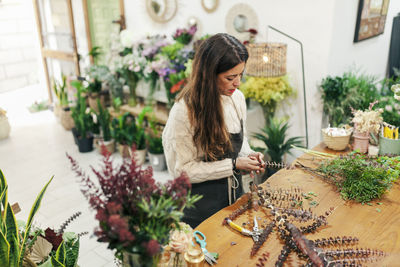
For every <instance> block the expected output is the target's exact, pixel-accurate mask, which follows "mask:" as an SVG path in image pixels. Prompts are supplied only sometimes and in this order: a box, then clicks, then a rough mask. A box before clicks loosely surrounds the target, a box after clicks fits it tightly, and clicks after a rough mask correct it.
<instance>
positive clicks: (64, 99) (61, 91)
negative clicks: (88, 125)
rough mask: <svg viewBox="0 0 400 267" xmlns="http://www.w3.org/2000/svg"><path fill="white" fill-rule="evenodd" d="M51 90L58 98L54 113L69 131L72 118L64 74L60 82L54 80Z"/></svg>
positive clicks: (72, 121) (72, 125) (71, 125)
mask: <svg viewBox="0 0 400 267" xmlns="http://www.w3.org/2000/svg"><path fill="white" fill-rule="evenodd" d="M53 91H54V94H55V95H56V97H57V99H58V103H56V105H55V107H54V114H55V115H56V116H59V117H60V122H61V125H62V126H63V127H64V129H65V130H67V131H69V130H71V129H72V128H74V120H73V119H72V114H71V109H70V107H69V100H68V92H67V77H66V76H65V75H62V82H61V83H59V82H58V81H56V80H54V85H53Z"/></svg>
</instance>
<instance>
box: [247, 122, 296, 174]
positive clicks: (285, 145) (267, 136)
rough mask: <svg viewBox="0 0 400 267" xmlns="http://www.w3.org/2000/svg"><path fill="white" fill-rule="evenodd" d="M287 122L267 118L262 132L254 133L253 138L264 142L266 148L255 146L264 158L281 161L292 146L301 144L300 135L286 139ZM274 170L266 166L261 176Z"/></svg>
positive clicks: (289, 152) (272, 172)
mask: <svg viewBox="0 0 400 267" xmlns="http://www.w3.org/2000/svg"><path fill="white" fill-rule="evenodd" d="M288 128H289V124H288V122H285V121H284V120H278V119H275V118H272V119H269V120H268V122H267V124H266V125H265V127H264V128H263V129H261V131H262V133H256V134H254V135H253V137H254V138H256V139H258V140H261V141H263V142H264V144H265V146H266V148H261V147H256V148H255V150H256V151H259V152H262V153H264V155H266V158H267V159H269V160H271V161H273V162H276V163H281V162H282V161H283V156H284V155H285V154H291V149H292V146H302V137H300V136H296V137H291V138H289V139H287V130H288ZM275 172H276V170H275V169H271V168H268V169H267V171H266V172H265V176H264V177H263V178H265V179H266V178H268V177H269V176H271V175H272V174H274V173H275Z"/></svg>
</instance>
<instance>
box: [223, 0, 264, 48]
mask: <svg viewBox="0 0 400 267" xmlns="http://www.w3.org/2000/svg"><path fill="white" fill-rule="evenodd" d="M225 28H226V31H227V33H229V34H231V35H233V36H235V37H236V38H238V39H239V40H240V41H243V40H246V39H248V37H249V32H248V30H249V29H257V28H258V18H257V14H256V12H255V11H254V9H252V8H251V6H249V5H247V4H243V3H240V4H237V5H234V6H233V7H231V9H230V10H229V11H228V14H227V15H226V19H225Z"/></svg>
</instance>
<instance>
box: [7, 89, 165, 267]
mask: <svg viewBox="0 0 400 267" xmlns="http://www.w3.org/2000/svg"><path fill="white" fill-rule="evenodd" d="M45 98H46V91H44V90H43V89H42V88H40V87H38V86H31V87H28V88H24V89H21V90H17V91H12V92H8V93H3V94H0V107H2V108H3V109H6V110H7V112H8V113H7V115H8V118H9V121H10V124H11V128H12V129H11V135H10V137H9V138H8V139H5V140H0V169H1V170H2V171H3V173H4V175H5V176H6V179H7V181H8V184H9V201H10V202H11V203H14V202H18V203H19V205H20V207H21V209H22V211H21V212H20V213H18V214H17V216H16V217H17V219H21V220H26V219H27V217H28V214H29V211H30V208H31V205H32V204H33V202H34V200H35V198H36V196H37V194H38V193H39V191H40V190H41V188H42V187H43V186H44V184H45V183H46V182H47V181H48V180H49V179H50V177H51V176H53V175H54V180H53V181H52V183H51V184H50V186H49V188H48V190H47V192H46V194H45V196H44V199H43V201H42V206H41V207H40V210H39V212H38V214H37V215H36V217H35V220H34V221H35V224H37V225H40V226H42V227H43V228H46V227H48V226H49V227H53V228H55V229H57V228H58V227H59V226H60V225H61V224H62V223H63V222H64V221H65V220H66V219H67V218H68V217H69V216H71V215H72V214H73V213H75V212H77V211H81V212H82V215H81V216H80V217H79V218H78V219H76V220H75V221H74V222H72V223H71V224H70V226H69V227H68V228H67V230H69V231H74V232H82V231H88V232H89V233H92V232H93V229H94V227H95V226H96V221H95V219H94V214H93V212H92V211H90V210H89V208H88V204H87V201H86V200H85V199H84V197H83V196H82V194H81V192H80V191H79V186H78V184H77V182H76V178H75V175H74V173H73V172H72V171H71V168H70V164H69V161H68V160H67V157H66V155H65V153H68V154H70V155H71V156H72V157H74V158H75V159H77V161H78V162H79V163H80V165H81V166H82V167H83V168H84V169H85V170H88V168H89V166H90V165H91V164H92V165H94V166H96V165H98V164H99V162H100V156H99V154H98V153H97V152H96V151H93V152H89V153H79V152H78V149H77V147H76V146H75V144H74V141H73V138H72V134H71V132H69V131H66V130H64V128H63V127H62V126H61V124H60V123H58V122H57V120H56V118H55V116H54V115H53V113H52V112H51V111H49V110H47V111H42V112H39V113H33V114H32V113H29V112H28V110H27V106H29V105H30V104H32V103H33V102H34V101H35V100H41V99H45ZM114 157H115V160H116V161H120V160H121V158H120V156H119V155H118V154H114ZM87 173H90V172H89V171H88V172H87ZM154 177H155V179H156V180H158V181H162V182H164V181H166V180H168V179H169V176H168V173H167V172H155V173H154ZM106 247H107V246H106V244H105V243H99V242H97V241H96V239H95V237H93V236H92V235H89V236H88V235H87V236H84V237H83V238H82V239H81V249H80V257H79V266H81V267H101V266H107V267H109V266H115V264H114V257H113V253H112V251H110V250H108V249H107V248H106Z"/></svg>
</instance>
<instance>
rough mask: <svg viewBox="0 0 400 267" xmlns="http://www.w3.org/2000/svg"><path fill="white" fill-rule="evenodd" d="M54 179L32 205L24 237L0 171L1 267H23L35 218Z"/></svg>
mask: <svg viewBox="0 0 400 267" xmlns="http://www.w3.org/2000/svg"><path fill="white" fill-rule="evenodd" d="M52 180H53V177H52V178H51V179H50V180H49V181H48V182H47V183H46V185H45V186H44V187H43V189H42V190H41V191H40V193H39V195H38V196H37V197H36V200H35V202H34V203H33V205H32V208H31V211H30V213H29V217H28V220H27V223H26V225H25V229H24V232H23V234H22V235H20V234H19V232H18V223H17V220H16V219H15V216H14V212H13V211H12V209H11V205H10V203H9V202H8V199H7V192H8V186H7V181H6V179H5V177H4V175H3V173H2V171H1V170H0V200H1V204H0V214H1V216H0V266H9V267H22V264H23V259H24V257H25V250H26V246H27V243H28V237H29V236H30V231H31V227H32V222H33V218H34V217H35V215H36V213H37V211H38V210H39V208H40V204H41V202H42V199H43V196H44V193H45V192H46V190H47V187H48V186H49V184H50V182H51V181H52Z"/></svg>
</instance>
